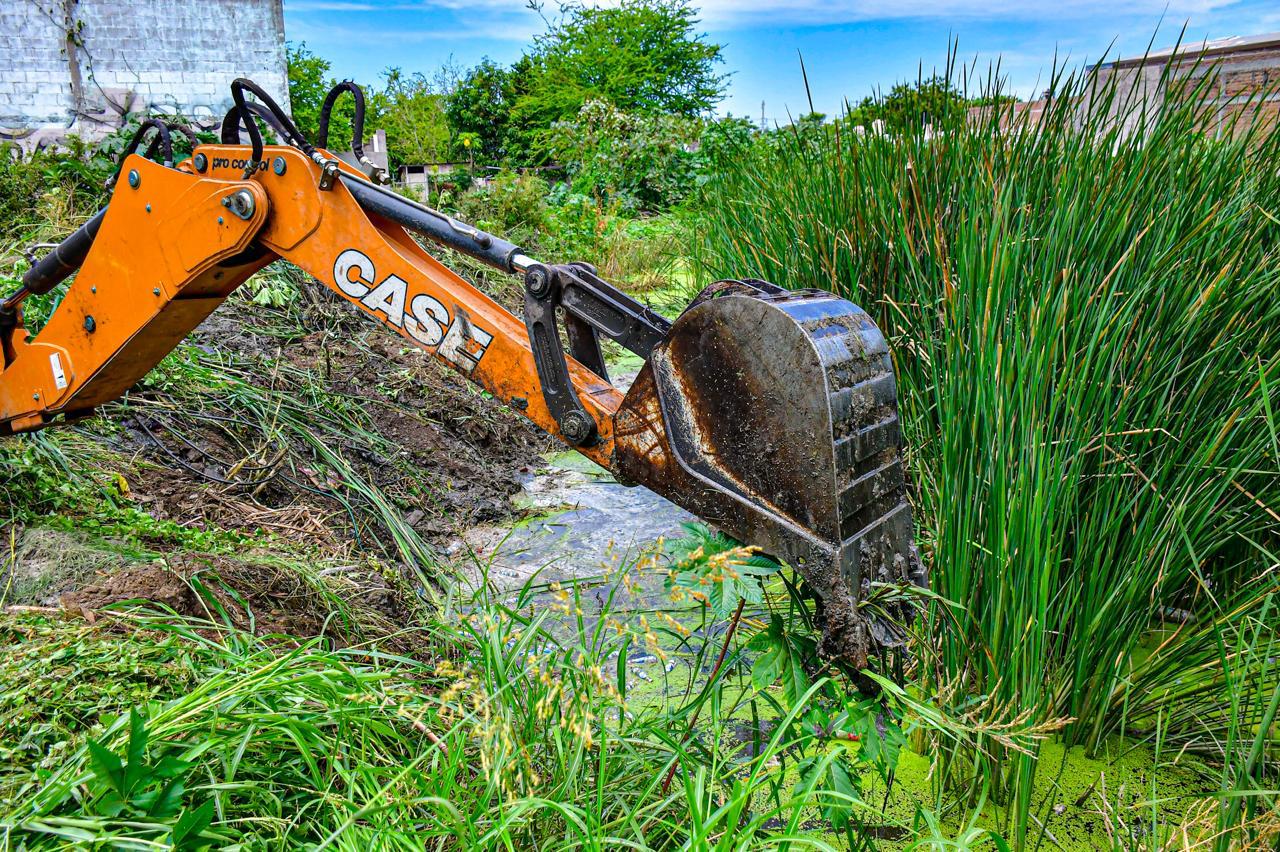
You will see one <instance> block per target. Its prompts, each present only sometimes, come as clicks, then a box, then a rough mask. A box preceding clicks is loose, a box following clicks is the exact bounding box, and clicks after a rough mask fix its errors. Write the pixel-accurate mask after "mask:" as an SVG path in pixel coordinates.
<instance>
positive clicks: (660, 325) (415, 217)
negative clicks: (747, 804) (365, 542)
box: [0, 81, 924, 666]
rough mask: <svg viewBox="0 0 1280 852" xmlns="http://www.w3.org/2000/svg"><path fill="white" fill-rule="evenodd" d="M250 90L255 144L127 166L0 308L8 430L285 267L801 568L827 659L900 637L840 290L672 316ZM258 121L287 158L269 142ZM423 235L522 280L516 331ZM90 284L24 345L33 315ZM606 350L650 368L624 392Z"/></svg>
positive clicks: (889, 470) (879, 480) (864, 355)
mask: <svg viewBox="0 0 1280 852" xmlns="http://www.w3.org/2000/svg"><path fill="white" fill-rule="evenodd" d="M237 85H239V86H240V89H239V90H238V91H236V90H233V91H234V92H235V94H236V99H237V108H236V109H235V110H233V113H234V116H229V122H230V126H231V127H232V128H233V129H235V128H236V125H237V124H239V123H243V125H244V126H245V128H246V129H247V130H249V131H250V137H251V144H250V145H241V144H235V143H234V142H233V143H229V144H221V145H200V146H198V147H196V148H195V150H194V152H193V155H192V157H191V158H190V159H188V160H186V161H185V162H182V163H180V164H177V165H173V164H172V163H171V162H170V161H171V159H172V157H171V156H170V155H168V154H166V156H165V158H164V159H165V161H166V162H155V161H153V160H151V159H149V158H148V157H146V156H142V155H138V154H136V153H134V154H131V155H129V156H127V157H126V158H125V159H124V161H123V162H122V166H121V170H120V176H119V179H118V180H117V181H116V185H115V189H114V192H113V194H112V197H111V200H110V203H109V205H108V206H107V208H105V210H104V211H103V212H102V213H100V214H99V215H98V216H95V217H94V218H93V219H92V220H91V221H90V222H89V223H88V224H86V226H85V227H83V228H82V229H81V230H80V231H78V232H77V233H76V234H74V235H72V237H70V238H68V240H67V241H66V242H64V243H63V244H62V246H60V247H59V248H57V249H55V250H54V251H53V252H52V253H51V254H50V255H49V256H47V257H45V258H44V259H43V260H41V261H40V262H39V263H37V264H36V265H35V266H34V267H33V269H32V270H31V272H30V273H28V275H27V276H26V278H24V286H23V288H22V289H21V290H19V291H18V292H17V293H15V294H12V295H10V296H9V297H8V298H7V299H5V301H4V302H3V303H0V350H2V352H3V371H2V372H0V435H4V434H10V433H16V432H23V431H32V430H36V429H40V428H44V427H46V426H48V425H51V424H54V423H56V422H59V421H65V420H73V419H76V418H79V417H82V416H84V415H86V414H87V413H89V412H92V411H93V410H94V409H95V408H96V407H97V406H99V405H101V404H103V403H106V402H109V401H111V400H114V399H116V398H118V397H119V396H120V395H121V394H123V393H124V392H125V391H126V390H128V389H129V388H130V387H131V386H132V385H133V384H134V383H135V382H137V381H138V380H139V379H140V378H142V377H143V376H144V375H146V374H147V372H148V371H150V370H151V369H152V368H153V367H154V366H155V365H156V364H157V363H158V362H159V361H160V359H161V358H163V357H164V356H165V355H166V354H167V353H168V352H169V351H170V350H171V349H173V347H175V346H176V345H177V344H178V343H179V342H180V341H181V340H182V339H183V338H184V337H185V336H186V335H187V334H188V333H189V332H191V331H192V330H193V329H194V328H195V327H196V326H197V325H199V323H200V322H201V321H202V320H203V319H204V318H205V317H207V316H208V315H209V314H210V313H211V312H212V311H213V310H214V309H215V308H216V307H217V306H218V305H219V304H221V303H222V301H223V300H224V299H226V298H227V296H228V295H230V294H231V293H232V292H233V291H234V290H235V289H236V288H237V287H239V286H240V285H241V284H243V283H244V282H245V281H246V280H248V278H249V277H250V276H252V275H253V274H254V273H255V272H257V271H258V270H260V269H262V268H263V267H264V266H266V265H268V264H270V263H272V262H273V261H275V260H277V259H280V258H283V259H285V260H288V261H290V262H292V263H294V264H296V265H297V266H299V267H301V268H302V269H304V270H305V271H307V272H309V273H310V274H311V275H313V276H314V277H315V278H316V279H317V280H318V281H320V282H322V283H323V284H324V285H326V286H328V287H329V288H331V289H332V290H333V291H334V292H335V293H337V294H339V295H340V296H342V297H343V298H344V299H346V300H347V301H349V302H351V303H352V304H354V305H355V306H356V307H357V308H358V309H360V310H361V311H363V312H365V313H366V314H369V315H370V316H371V317H373V318H374V319H376V320H378V321H379V322H381V323H383V324H384V325H385V326H387V327H388V328H389V329H390V330H391V331H393V332H395V333H397V334H399V335H401V336H402V337H404V338H405V339H406V340H407V341H408V342H410V343H412V344H413V345H416V346H419V347H421V348H422V349H424V350H426V351H428V352H430V353H431V354H432V355H434V356H435V357H436V358H439V359H440V360H441V361H443V362H445V363H446V364H448V365H449V366H450V367H452V368H454V369H456V370H458V371H459V372H461V373H463V374H465V375H466V376H467V377H468V378H470V379H471V380H472V381H474V382H475V383H477V384H478V385H480V386H481V387H483V388H484V389H485V390H487V391H488V392H489V393H491V394H492V395H493V396H495V397H497V398H498V399H500V400H502V401H503V402H505V403H506V404H507V405H509V406H511V407H512V408H513V409H515V410H517V411H519V412H520V413H521V414H522V415H524V416H525V417H527V418H528V419H529V420H531V421H532V422H533V423H535V424H536V425H538V426H539V427H540V428H542V429H543V430H545V431H546V432H548V433H549V434H551V435H554V436H556V437H557V438H559V439H561V440H562V441H564V442H565V443H567V444H568V445H570V446H572V447H573V448H575V449H576V450H578V451H579V452H581V453H582V454H583V455H585V456H587V457H589V458H591V459H592V460H593V461H595V462H597V463H598V464H600V465H602V466H603V467H605V468H608V469H609V470H611V471H613V472H614V473H615V474H616V475H618V477H619V478H620V479H622V480H623V481H630V482H634V483H637V484H641V485H645V486H647V487H649V488H651V489H652V490H654V491H656V492H658V493H659V494H662V495H664V496H666V497H668V498H669V499H671V500H673V501H674V502H676V503H678V504H680V505H682V506H684V507H685V508H687V509H689V510H690V511H692V512H694V513H695V514H697V515H699V516H701V517H703V518H704V519H706V520H707V521H709V522H710V523H713V524H715V525H717V526H719V527H721V528H723V529H724V530H725V531H727V532H729V533H730V534H733V535H735V536H737V537H738V538H740V539H742V540H744V541H746V542H748V543H750V544H754V545H757V546H759V547H760V548H761V549H763V550H764V551H766V552H768V553H771V554H774V555H776V556H777V557H779V558H781V559H783V560H785V561H787V562H788V563H790V564H791V565H793V566H794V567H795V568H797V569H798V570H799V571H800V572H801V574H802V575H803V576H804V578H805V579H806V581H807V582H808V584H809V586H810V587H811V588H812V589H813V590H814V591H815V592H816V593H817V595H818V597H819V599H820V600H821V602H822V604H823V607H822V609H823V617H824V622H825V623H824V639H823V650H824V651H825V652H826V653H828V654H829V655H831V656H834V657H837V658H841V659H844V660H846V661H848V662H850V663H852V664H854V665H857V666H863V665H865V664H866V662H867V659H868V656H869V655H870V654H872V653H874V652H877V651H879V650H882V649H884V648H886V647H894V646H896V645H900V644H901V643H902V642H903V640H904V634H903V632H902V627H901V625H902V623H903V622H905V621H906V620H907V618H908V617H909V616H910V614H911V613H910V605H909V604H906V603H896V604H890V605H888V606H885V605H883V604H876V605H875V606H874V607H871V606H869V605H868V604H867V602H868V601H869V600H872V599H874V598H875V596H872V595H870V594H869V592H870V590H871V589H872V588H873V585H874V584H877V583H881V584H890V585H901V586H907V585H910V584H916V585H921V584H923V582H924V578H923V573H922V571H921V569H920V563H919V559H918V557H917V556H916V551H915V546H914V539H913V533H912V522H911V510H910V507H909V505H908V503H907V501H906V493H905V492H906V487H905V483H904V479H903V474H902V467H901V439H900V436H899V430H898V421H897V408H896V399H895V387H894V380H893V374H892V370H891V360H890V357H889V352H888V348H887V346H886V344H885V341H884V338H883V337H882V336H881V335H880V332H879V331H878V330H877V329H876V328H875V326H874V325H873V324H872V322H871V321H870V319H869V318H868V317H867V315H866V314H865V313H864V312H862V311H861V310H860V309H858V308H857V307H855V306H854V305H852V304H850V303H849V302H846V301H844V300H843V299H839V298H837V297H835V296H832V295H831V294H829V293H824V292H820V291H798V292H792V291H783V290H780V289H779V288H776V287H773V286H772V285H768V284H766V283H764V282H759V281H750V280H747V281H725V282H719V283H717V284H714V285H712V286H711V287H709V288H707V290H705V291H704V292H703V293H702V294H701V295H700V296H698V297H697V299H695V300H694V302H693V303H692V304H691V305H690V306H689V307H688V308H686V310H685V311H684V312H683V313H682V314H681V315H680V317H678V318H677V319H676V320H675V322H674V323H673V322H671V321H668V320H667V319H665V318H663V317H661V316H659V315H657V314H656V313H654V312H652V311H650V310H648V309H647V308H645V307H644V306H642V305H640V304H639V303H638V302H636V301H635V300H633V299H631V298H630V297H629V296H627V295H626V294H624V293H622V292H621V291H619V290H617V289H616V288H614V287H612V286H610V285H609V284H607V283H606V282H604V281H602V280H601V279H600V278H599V277H598V276H597V275H596V274H595V272H594V270H593V269H592V268H591V267H590V266H588V265H586V264H582V263H574V264H563V265H554V266H553V265H546V264H542V263H539V262H537V261H535V260H534V259H532V258H530V257H528V256H527V255H526V254H525V253H524V252H523V251H522V250H521V249H520V248H519V247H517V246H515V245H512V244H511V243H508V242H506V241H505V240H502V239H500V238H498V237H496V236H493V235H489V234H485V233H483V232H481V231H478V230H476V229H474V228H471V227H470V226H468V225H465V224H464V223H461V222H459V221H457V220H455V219H453V218H451V217H449V216H446V215H445V214H442V213H440V212H438V211H435V210H431V209H430V208H427V207H424V206H422V205H420V204H417V203H415V202H412V201H410V200H408V199H406V198H403V197H402V196H399V195H397V194H395V193H393V192H391V191H390V190H388V189H386V188H384V187H382V186H380V185H379V184H378V183H376V182H375V181H372V180H369V179H368V178H367V177H366V176H365V174H364V172H362V171H361V170H359V169H357V168H355V167H352V166H349V165H347V164H345V163H342V162H340V161H339V160H338V159H337V158H336V157H334V156H332V155H331V154H330V153H329V152H328V151H326V150H324V148H323V147H320V148H316V147H313V146H311V145H309V144H307V143H305V141H304V140H302V139H301V134H300V133H298V132H297V130H296V127H294V126H293V125H292V122H291V121H290V120H289V119H288V117H287V116H285V115H283V114H282V113H280V111H279V108H278V107H275V105H274V103H272V102H271V101H270V99H269V98H268V97H266V96H265V94H264V93H261V92H260V90H257V89H256V87H253V86H252V84H250V83H248V82H247V81H237ZM246 89H247V90H248V91H251V92H254V93H255V94H258V96H259V98H260V100H261V101H262V102H265V104H266V105H267V106H266V108H264V107H263V104H262V103H253V102H246V101H245V99H244V97H243V92H244V91H245V90H246ZM250 113H254V114H257V115H258V116H260V117H263V118H265V119H267V120H268V122H269V123H271V124H272V125H273V126H274V127H275V128H276V129H277V131H278V133H279V135H280V136H281V137H282V138H284V139H285V140H286V141H291V142H294V143H295V144H286V145H272V146H264V145H262V144H261V139H260V137H259V135H258V131H257V128H256V125H255V124H254V122H253V121H252V120H251V117H250ZM154 123H155V124H158V122H154ZM358 125H359V122H357V139H358V138H359V131H360V129H361V128H359V126H358ZM161 128H164V126H163V125H161ZM166 129H167V128H166ZM145 130H146V128H143V131H145ZM224 130H225V127H224ZM143 131H140V134H141V133H142V132H143ZM165 135H166V134H165V133H164V132H163V131H161V133H160V136H165ZM236 135H237V136H238V130H236ZM227 138H228V134H227V133H225V132H224V142H225V140H226V139H227ZM135 141H136V140H135ZM299 143H301V144H299ZM154 148H155V146H153V149H154ZM166 149H167V139H166ZM415 236H416V237H424V238H426V239H428V240H431V241H434V242H435V243H438V244H442V245H447V246H449V247H451V248H454V249H457V250H459V251H462V252H464V253H466V254H469V255H471V256H473V257H475V258H477V259H479V260H482V261H485V262H487V263H490V264H492V265H494V266H496V267H498V268H499V269H502V270H504V271H506V272H509V273H512V274H515V275H519V276H521V277H522V279H523V284H524V310H523V316H522V317H516V316H514V315H513V314H512V313H511V312H509V311H508V310H506V309H505V308H504V307H502V306H501V305H499V304H498V303H497V302H495V301H494V300H493V299H491V298H490V297H489V296H487V295H486V294H484V293H483V292H481V291H480V290H478V289H477V288H475V287H474V286H472V285H471V284H469V283H468V282H467V281H465V280H464V279H462V278H461V277H460V276H458V275H457V274H456V273H454V272H453V271H451V270H450V269H449V268H448V267H446V266H444V265H443V264H442V263H441V262H440V261H439V260H437V259H436V258H435V257H433V256H432V255H431V254H430V253H428V252H427V251H426V250H425V249H424V248H423V247H422V246H421V245H420V244H419V242H418V241H417V240H416V239H415ZM77 269H78V273H77V274H76V276H75V278H74V280H73V281H72V283H71V284H70V285H69V287H68V289H67V292H66V295H65V296H64V297H63V299H62V301H61V303H60V304H59V306H58V308H57V309H56V311H55V312H54V313H53V315H52V317H51V318H50V319H49V321H48V323H47V324H46V325H45V326H44V327H43V328H42V329H41V330H40V332H39V333H38V334H36V335H35V336H34V337H32V336H30V335H29V334H28V333H27V331H26V329H25V327H24V324H23V321H22V303H23V300H24V299H25V298H26V297H27V296H28V295H30V294H32V293H40V292H47V291H48V290H50V289H52V287H53V286H55V285H56V284H57V283H59V282H60V281H62V280H64V279H65V278H66V277H68V276H69V275H70V274H71V273H72V272H74V271H76V270H77ZM562 330H563V332H564V339H565V340H566V341H567V343H568V351H565V346H564V344H563V343H562V336H561V331H562ZM602 336H603V337H607V338H609V339H612V340H615V341H617V342H618V343H619V344H621V345H623V346H624V347H626V348H628V349H630V350H631V351H633V352H635V353H637V354H639V355H640V356H641V357H643V358H644V359H645V365H644V367H643V368H642V370H641V371H640V374H639V375H638V376H637V378H636V380H635V381H634V382H633V384H632V386H631V387H630V389H628V390H627V391H626V392H625V393H624V392H623V391H622V390H620V389H618V388H616V387H614V386H613V384H611V383H610V381H609V378H608V372H607V369H606V366H605V363H604V359H603V357H602V356H601V351H600V338H601V337H602ZM883 598H884V596H880V599H881V600H883ZM902 599H903V597H902V596H898V597H897V598H896V600H902Z"/></svg>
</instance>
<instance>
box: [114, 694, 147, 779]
mask: <svg viewBox="0 0 1280 852" xmlns="http://www.w3.org/2000/svg"><path fill="white" fill-rule="evenodd" d="M147 768H148V767H147V722H146V719H144V718H143V716H142V714H141V713H139V712H138V708H136V707H133V708H131V709H130V710H129V750H128V762H127V763H126V764H125V767H124V786H123V788H122V789H121V790H120V793H121V794H122V795H124V796H128V795H129V794H130V793H132V792H133V790H134V789H135V788H136V787H137V786H138V783H139V782H140V781H141V780H142V779H143V778H144V777H146V774H147Z"/></svg>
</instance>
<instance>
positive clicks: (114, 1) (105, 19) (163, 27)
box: [0, 0, 288, 151]
mask: <svg viewBox="0 0 1280 852" xmlns="http://www.w3.org/2000/svg"><path fill="white" fill-rule="evenodd" d="M236 77H249V78H250V79H252V80H254V81H255V82H257V83H258V84H259V85H261V86H262V87H263V88H264V89H266V90H267V91H268V92H270V93H271V94H272V96H273V97H275V99H276V100H277V101H279V102H280V103H281V104H283V105H285V106H286V108H287V106H288V78H287V74H286V67H285V47H284V10H283V6H282V0H201V2H194V0H0V142H3V141H6V140H10V141H15V142H17V143H18V144H19V145H20V146H21V147H22V148H23V149H25V150H28V151H30V150H35V149H38V148H43V147H47V146H51V145H54V146H56V145H59V144H65V142H66V141H67V139H68V137H70V136H71V135H77V136H80V137H81V138H84V139H87V140H93V139H98V138H101V137H102V136H105V135H107V134H109V133H110V132H112V131H113V130H115V129H116V128H118V127H120V126H121V124H122V123H123V122H124V120H125V118H124V117H125V115H127V114H128V113H133V112H144V113H150V114H165V115H181V116H184V117H187V118H190V119H193V120H194V122H195V123H197V124H199V125H201V126H203V127H213V126H216V125H217V123H218V122H220V121H221V119H222V116H223V114H224V113H225V112H226V111H227V109H229V108H230V106H231V94H230V88H229V87H230V84H231V81H232V80H234V79H235V78H236Z"/></svg>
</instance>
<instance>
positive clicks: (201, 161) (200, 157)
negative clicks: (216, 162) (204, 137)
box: [191, 154, 209, 172]
mask: <svg viewBox="0 0 1280 852" xmlns="http://www.w3.org/2000/svg"><path fill="white" fill-rule="evenodd" d="M191 162H192V163H194V164H195V167H196V171H198V172H203V171H204V170H205V169H207V168H209V158H208V157H206V156H205V155H204V154H196V156H195V159H193V160H192V161H191Z"/></svg>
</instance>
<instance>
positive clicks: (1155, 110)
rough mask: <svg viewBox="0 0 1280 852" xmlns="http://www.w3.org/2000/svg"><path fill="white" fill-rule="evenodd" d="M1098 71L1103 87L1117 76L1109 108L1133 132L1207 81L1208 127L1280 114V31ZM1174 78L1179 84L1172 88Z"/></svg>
mask: <svg viewBox="0 0 1280 852" xmlns="http://www.w3.org/2000/svg"><path fill="white" fill-rule="evenodd" d="M1096 70H1097V74H1098V84H1099V85H1098V91H1104V90H1105V88H1104V87H1106V86H1107V85H1108V84H1109V83H1111V82H1112V81H1114V83H1115V91H1116V92H1117V94H1118V97H1117V98H1116V99H1115V102H1114V103H1112V104H1110V105H1109V107H1108V110H1109V112H1110V113H1111V115H1112V118H1113V119H1114V120H1115V121H1118V122H1120V123H1121V125H1122V126H1123V129H1124V131H1125V132H1126V133H1129V134H1131V133H1136V132H1140V131H1141V130H1142V128H1143V126H1144V123H1145V124H1147V125H1149V123H1150V122H1151V121H1152V120H1154V118H1155V117H1157V116H1158V115H1159V114H1160V111H1161V110H1162V109H1163V108H1164V107H1165V106H1166V105H1168V104H1169V103H1171V102H1172V99H1173V98H1175V97H1178V96H1183V97H1186V96H1189V95H1190V94H1191V93H1192V91H1193V90H1194V89H1195V88H1196V87H1197V85H1199V84H1200V83H1201V82H1203V83H1205V84H1206V85H1207V86H1208V91H1207V92H1205V93H1204V97H1205V98H1206V101H1207V104H1206V105H1207V106H1209V107H1210V108H1212V110H1213V114H1212V116H1211V123H1210V126H1209V127H1208V128H1206V129H1208V130H1211V131H1212V132H1214V133H1215V134H1221V133H1225V132H1228V130H1229V128H1230V127H1231V126H1232V125H1233V123H1235V122H1236V121H1238V120H1239V119H1240V118H1241V116H1244V117H1245V118H1248V117H1250V116H1253V115H1258V116H1261V120H1263V121H1276V120H1278V119H1280V33H1266V34H1263V35H1254V36H1232V37H1230V38H1222V39H1216V40H1214V41H1205V42H1197V43H1194V44H1183V45H1180V46H1178V47H1177V48H1173V47H1169V48H1165V49H1163V50H1155V51H1152V52H1150V53H1148V54H1146V55H1145V56H1135V57H1129V58H1125V59H1117V60H1114V61H1112V62H1103V63H1101V64H1099V65H1098V66H1097V69H1096ZM1173 83H1176V85H1177V88H1176V89H1175V90H1174V91H1170V90H1169V89H1170V84H1173ZM1196 96H1197V97H1199V95H1196ZM1047 103H1048V102H1047V101H1046V100H1044V99H1040V100H1034V101H1026V102H1021V103H1017V104H1014V105H1012V106H1011V107H1005V108H1003V109H1002V110H1001V116H1000V123H1001V124H1002V125H1003V126H1005V127H1009V126H1012V125H1014V124H1018V123H1023V122H1031V123H1038V122H1039V121H1040V119H1041V117H1042V116H1043V115H1044V110H1045V107H1046V104H1047ZM1090 106H1091V104H1090V102H1089V100H1088V98H1085V99H1083V100H1082V102H1081V103H1080V104H1079V105H1078V108H1079V110H1080V114H1081V115H1084V114H1085V113H1086V111H1087V110H1088V109H1089V108H1090ZM991 109H992V108H991V107H974V108H972V109H970V110H969V118H970V121H981V120H983V119H984V118H985V117H986V116H988V115H989V114H990V113H989V111H990V110H991ZM1243 124H1244V122H1241V125H1242V126H1243Z"/></svg>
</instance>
